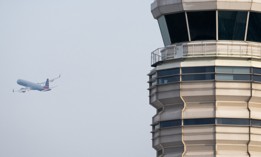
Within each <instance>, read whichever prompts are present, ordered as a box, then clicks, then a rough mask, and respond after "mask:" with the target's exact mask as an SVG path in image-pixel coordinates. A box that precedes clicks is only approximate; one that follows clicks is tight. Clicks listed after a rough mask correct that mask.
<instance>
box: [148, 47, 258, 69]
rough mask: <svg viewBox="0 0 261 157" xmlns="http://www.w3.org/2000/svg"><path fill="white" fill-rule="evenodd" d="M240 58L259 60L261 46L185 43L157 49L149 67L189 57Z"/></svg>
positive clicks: (152, 55)
mask: <svg viewBox="0 0 261 157" xmlns="http://www.w3.org/2000/svg"><path fill="white" fill-rule="evenodd" d="M213 56H220V57H221V56H223V57H242V58H257V59H261V44H257V43H218V42H212V43H187V44H182V45H172V46H168V47H164V48H158V49H156V50H154V51H153V52H152V53H151V65H152V66H155V65H157V64H158V63H160V62H163V61H166V60H172V59H179V58H190V57H213Z"/></svg>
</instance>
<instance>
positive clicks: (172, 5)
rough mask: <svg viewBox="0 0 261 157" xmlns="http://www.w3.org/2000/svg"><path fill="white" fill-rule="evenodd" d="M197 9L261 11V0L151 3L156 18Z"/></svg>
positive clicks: (159, 0) (181, 0) (158, 1)
mask: <svg viewBox="0 0 261 157" xmlns="http://www.w3.org/2000/svg"><path fill="white" fill-rule="evenodd" d="M196 10H201V11H203V10H245V11H257V12H259V11H260V12H261V0H225V1H224V0H155V1H154V2H153V3H152V4H151V12H152V14H153V16H154V18H158V17H160V16H161V15H165V14H170V13H175V12H182V11H196Z"/></svg>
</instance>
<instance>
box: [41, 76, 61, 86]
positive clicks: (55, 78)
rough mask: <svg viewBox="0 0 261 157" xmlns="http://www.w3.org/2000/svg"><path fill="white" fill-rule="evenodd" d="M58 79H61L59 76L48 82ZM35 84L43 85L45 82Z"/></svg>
mask: <svg viewBox="0 0 261 157" xmlns="http://www.w3.org/2000/svg"><path fill="white" fill-rule="evenodd" d="M60 77H61V75H59V76H57V77H55V78H52V79H49V82H53V81H55V80H57V79H59V78H60ZM37 84H39V85H42V84H45V82H40V83H37Z"/></svg>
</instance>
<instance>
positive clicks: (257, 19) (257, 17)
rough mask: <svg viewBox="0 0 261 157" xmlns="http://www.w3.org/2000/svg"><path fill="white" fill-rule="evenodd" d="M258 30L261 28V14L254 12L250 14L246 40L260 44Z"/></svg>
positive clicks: (259, 31) (260, 36)
mask: <svg viewBox="0 0 261 157" xmlns="http://www.w3.org/2000/svg"><path fill="white" fill-rule="evenodd" d="M260 28H261V14H260V13H256V12H250V16H249V24H248V33H247V40H248V41H257V42H261V29H260Z"/></svg>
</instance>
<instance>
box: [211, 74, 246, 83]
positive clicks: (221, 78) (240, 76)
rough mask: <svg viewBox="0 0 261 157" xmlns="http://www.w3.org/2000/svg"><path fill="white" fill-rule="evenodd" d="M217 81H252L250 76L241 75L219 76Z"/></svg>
mask: <svg viewBox="0 0 261 157" xmlns="http://www.w3.org/2000/svg"><path fill="white" fill-rule="evenodd" d="M216 80H224V81H232V80H243V81H244V80H250V75H240V74H234V75H231V74H230V75H229V74H217V75H216Z"/></svg>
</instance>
